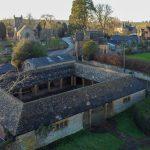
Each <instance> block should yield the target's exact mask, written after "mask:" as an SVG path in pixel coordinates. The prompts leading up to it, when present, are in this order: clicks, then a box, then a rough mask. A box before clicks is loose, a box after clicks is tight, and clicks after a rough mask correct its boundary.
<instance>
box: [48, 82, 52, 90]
mask: <svg viewBox="0 0 150 150" xmlns="http://www.w3.org/2000/svg"><path fill="white" fill-rule="evenodd" d="M50 91H51V81H48V92H50Z"/></svg>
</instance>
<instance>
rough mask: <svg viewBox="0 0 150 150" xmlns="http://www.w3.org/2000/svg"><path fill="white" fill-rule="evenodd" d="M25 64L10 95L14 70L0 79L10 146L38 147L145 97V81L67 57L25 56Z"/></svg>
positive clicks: (3, 131)
mask: <svg viewBox="0 0 150 150" xmlns="http://www.w3.org/2000/svg"><path fill="white" fill-rule="evenodd" d="M41 64H42V65H41ZM26 66H27V67H26ZM41 66H42V67H41ZM24 67H25V68H26V69H25V71H24V72H22V73H21V74H20V76H19V78H20V80H19V81H21V82H17V84H16V85H15V88H13V89H12V90H11V92H10V94H8V93H7V92H6V91H8V90H9V88H10V85H12V82H13V83H14V81H15V80H16V79H17V76H16V73H15V72H14V73H12V72H11V74H8V75H6V77H5V79H3V80H1V81H0V86H1V89H0V137H1V139H3V140H5V141H7V140H9V141H10V142H9V144H6V145H5V148H6V149H11V150H13V149H15V150H16V149H18V150H32V149H37V148H40V147H42V146H45V145H48V144H49V143H52V142H54V141H56V140H58V139H61V138H63V137H65V136H68V135H71V134H73V133H76V132H78V131H80V130H82V129H84V128H90V127H92V126H97V125H99V124H100V123H102V122H103V120H105V119H106V118H109V117H112V116H114V115H115V114H117V113H120V112H122V111H124V110H125V109H127V108H128V107H130V106H132V105H133V104H134V103H136V102H138V101H140V100H142V99H143V98H144V97H145V86H144V84H143V82H142V81H140V80H138V79H136V78H132V77H130V76H128V75H124V74H120V73H117V72H113V71H110V70H105V69H102V68H99V67H95V66H91V65H88V64H86V63H83V62H82V63H81V62H76V61H75V60H74V59H73V58H71V57H69V56H64V55H63V56H55V57H51V58H47V57H45V58H40V61H38V63H37V60H36V59H32V60H27V61H26V63H25V65H24ZM30 67H31V68H30ZM8 85H9V86H8Z"/></svg>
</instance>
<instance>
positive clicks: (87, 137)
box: [43, 130, 123, 150]
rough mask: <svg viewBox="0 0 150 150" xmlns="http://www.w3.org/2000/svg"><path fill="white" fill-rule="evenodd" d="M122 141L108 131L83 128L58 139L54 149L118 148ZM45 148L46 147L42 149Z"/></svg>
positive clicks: (90, 149) (87, 149) (113, 149)
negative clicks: (96, 131) (98, 131)
mask: <svg viewBox="0 0 150 150" xmlns="http://www.w3.org/2000/svg"><path fill="white" fill-rule="evenodd" d="M122 145H123V142H122V141H121V140H120V139H118V138H117V137H115V136H113V135H112V134H109V133H91V132H89V131H86V130H83V131H81V132H79V133H77V134H75V135H72V136H69V137H67V138H65V139H63V140H61V141H60V143H59V145H58V146H56V147H55V148H54V149H55V150H110V149H111V150H118V149H119V148H120V147H121V146H122ZM43 150H46V149H43Z"/></svg>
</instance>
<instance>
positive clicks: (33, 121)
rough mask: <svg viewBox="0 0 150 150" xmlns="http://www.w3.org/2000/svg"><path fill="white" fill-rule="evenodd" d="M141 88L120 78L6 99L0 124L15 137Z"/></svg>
mask: <svg viewBox="0 0 150 150" xmlns="http://www.w3.org/2000/svg"><path fill="white" fill-rule="evenodd" d="M144 89H145V85H144V84H143V82H142V81H140V80H138V79H135V78H131V77H122V78H120V79H117V80H113V81H109V82H104V83H98V84H95V85H92V86H88V87H84V88H79V89H75V90H72V91H69V92H65V93H61V94H58V95H53V96H50V97H46V98H42V99H38V100H35V101H32V102H27V103H23V102H21V101H20V100H16V99H14V100H13V98H11V99H10V98H9V97H8V96H6V97H5V99H4V100H3V99H2V98H0V122H1V124H2V125H3V126H4V127H5V128H7V129H8V130H9V131H10V132H11V133H12V134H13V135H19V134H23V133H26V132H29V131H32V130H35V129H37V128H38V127H39V126H40V125H43V124H44V125H50V124H52V123H54V122H57V121H59V120H61V119H64V118H67V117H70V116H73V115H75V114H78V113H81V112H84V111H87V110H89V109H91V108H96V107H98V106H103V105H104V104H105V103H108V102H111V101H113V100H116V99H119V98H121V97H124V96H128V95H130V94H133V93H135V92H138V91H141V90H144ZM1 93H3V92H1V91H0V95H1Z"/></svg>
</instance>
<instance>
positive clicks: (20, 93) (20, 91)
mask: <svg viewBox="0 0 150 150" xmlns="http://www.w3.org/2000/svg"><path fill="white" fill-rule="evenodd" d="M19 98H20V99H22V88H21V89H19Z"/></svg>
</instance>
